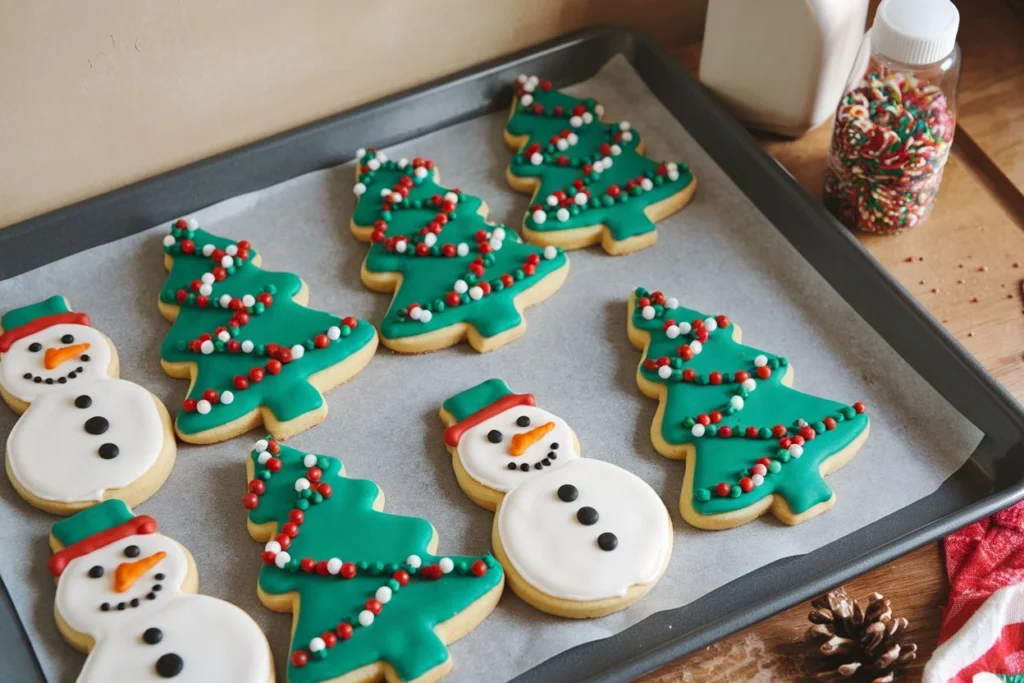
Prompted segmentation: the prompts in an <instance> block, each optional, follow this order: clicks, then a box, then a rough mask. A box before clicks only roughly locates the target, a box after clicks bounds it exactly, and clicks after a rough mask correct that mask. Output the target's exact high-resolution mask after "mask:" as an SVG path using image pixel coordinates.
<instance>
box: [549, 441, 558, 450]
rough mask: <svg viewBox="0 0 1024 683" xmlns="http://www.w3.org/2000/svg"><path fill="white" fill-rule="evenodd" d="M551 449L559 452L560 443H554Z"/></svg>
mask: <svg viewBox="0 0 1024 683" xmlns="http://www.w3.org/2000/svg"><path fill="white" fill-rule="evenodd" d="M550 448H551V450H553V451H557V450H558V442H557V441H552V442H551V446H550Z"/></svg>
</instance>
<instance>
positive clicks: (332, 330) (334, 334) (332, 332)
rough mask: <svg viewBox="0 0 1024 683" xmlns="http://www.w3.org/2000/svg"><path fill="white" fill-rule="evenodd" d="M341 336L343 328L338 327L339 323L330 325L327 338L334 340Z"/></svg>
mask: <svg viewBox="0 0 1024 683" xmlns="http://www.w3.org/2000/svg"><path fill="white" fill-rule="evenodd" d="M340 336H341V328H340V327H338V326H337V325H331V326H330V327H328V328H327V338H328V339H330V340H332V341H333V340H335V339H337V338H338V337H340Z"/></svg>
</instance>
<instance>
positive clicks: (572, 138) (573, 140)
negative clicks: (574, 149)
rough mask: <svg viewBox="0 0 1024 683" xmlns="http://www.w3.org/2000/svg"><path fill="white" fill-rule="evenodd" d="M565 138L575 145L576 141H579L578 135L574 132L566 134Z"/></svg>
mask: <svg viewBox="0 0 1024 683" xmlns="http://www.w3.org/2000/svg"><path fill="white" fill-rule="evenodd" d="M565 139H566V140H568V141H569V144H570V145H575V144H576V143H577V142H579V141H580V136H579V135H576V133H569V134H568V135H566V136H565Z"/></svg>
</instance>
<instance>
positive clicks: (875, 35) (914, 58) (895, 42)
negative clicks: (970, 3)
mask: <svg viewBox="0 0 1024 683" xmlns="http://www.w3.org/2000/svg"><path fill="white" fill-rule="evenodd" d="M959 28H960V12H958V11H957V9H956V7H955V6H954V5H953V3H952V2H950V0H882V4H881V5H879V6H878V11H876V12H875V22H874V24H873V25H872V26H871V45H872V47H874V49H875V50H877V51H878V52H881V53H882V54H883V55H885V56H886V57H888V58H889V59H892V60H894V61H897V62H903V63H904V64H912V65H914V66H919V65H922V64H933V63H935V62H937V61H939V60H940V59H942V58H943V57H945V56H946V55H948V54H949V53H950V52H952V51H953V46H954V45H955V44H956V32H957V29H959Z"/></svg>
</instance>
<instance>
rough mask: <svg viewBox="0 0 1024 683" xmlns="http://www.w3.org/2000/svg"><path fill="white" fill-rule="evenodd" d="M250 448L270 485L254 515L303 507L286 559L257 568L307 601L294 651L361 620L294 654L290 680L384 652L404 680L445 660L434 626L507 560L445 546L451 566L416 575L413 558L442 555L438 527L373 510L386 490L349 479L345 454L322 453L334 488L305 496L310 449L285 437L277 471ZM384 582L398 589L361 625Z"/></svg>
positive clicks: (491, 584)
mask: <svg viewBox="0 0 1024 683" xmlns="http://www.w3.org/2000/svg"><path fill="white" fill-rule="evenodd" d="M268 438H269V437H268ZM251 457H252V459H253V465H254V472H255V477H256V478H257V479H262V480H263V481H264V482H265V485H266V490H265V491H264V493H263V494H262V495H260V496H259V499H258V501H259V502H258V504H257V506H256V507H255V509H253V510H251V511H250V512H249V519H250V520H251V521H252V522H253V523H255V524H264V523H267V522H275V523H276V524H277V525H278V526H277V528H278V530H280V529H281V528H282V525H283V524H285V523H286V522H288V521H289V515H290V513H291V511H292V510H293V509H295V508H297V507H299V508H301V507H304V508H305V511H304V514H305V519H304V521H303V522H302V524H301V526H300V528H299V532H298V535H297V536H296V537H295V538H294V539H293V540H292V542H291V545H290V546H289V547H288V549H287V550H288V553H289V554H290V555H291V558H292V559H291V562H290V564H288V565H285V567H284V568H279V567H277V566H276V564H275V565H267V564H265V565H264V566H263V568H262V569H261V570H260V575H259V586H260V588H261V589H262V590H263V591H264V592H265V593H268V594H271V595H281V594H284V593H291V592H297V593H298V596H299V599H300V608H299V612H298V616H297V620H296V624H295V630H294V637H293V638H292V647H291V652H292V653H294V652H295V651H297V650H305V651H306V652H307V653H308V652H309V649H308V644H309V642H310V640H311V639H312V638H314V637H318V636H321V634H323V633H324V632H325V631H333V630H335V629H336V628H337V626H338V624H339V622H342V621H348V622H349V623H353V622H354V623H353V626H354V630H353V635H352V637H351V638H350V639H349V640H341V639H339V640H338V642H337V644H336V645H334V647H333V648H329V649H326V650H322V651H321V652H322V653H323V654H322V655H321V656H319V657H318V656H311V657H310V658H309V662H308V663H307V664H306V665H305V666H303V667H297V666H295V665H294V663H292V662H291V657H289V666H288V680H289V681H290V682H291V683H314V682H317V681H327V680H335V679H336V678H338V677H341V676H344V675H345V674H347V673H348V672H350V671H353V670H354V669H357V668H359V667H361V666H365V665H367V664H372V663H374V662H377V661H385V662H388V663H390V664H391V665H392V666H393V667H394V668H395V670H396V671H397V673H398V676H399V678H400V679H401V680H403V681H407V680H412V679H415V678H418V677H419V676H421V675H422V674H424V673H426V672H427V671H430V670H431V669H433V668H434V667H436V666H438V665H441V664H443V663H444V662H445V661H447V659H448V650H447V647H446V646H445V644H444V642H442V641H441V640H440V639H439V638H438V637H437V635H436V634H435V633H434V630H433V629H434V627H436V626H437V625H438V624H440V623H442V622H444V621H446V620H448V619H450V618H452V617H454V616H456V615H457V614H459V613H460V612H461V611H463V610H465V609H467V608H468V607H470V606H471V605H472V604H473V603H474V602H475V601H476V600H478V599H480V598H481V597H483V596H484V595H485V594H487V593H488V592H489V591H491V590H492V589H494V588H495V586H498V585H499V584H500V583H501V582H502V569H501V565H500V564H498V563H497V562H496V561H495V560H494V558H493V557H491V556H490V555H484V556H480V557H460V556H447V557H450V558H451V559H452V560H453V561H454V566H455V569H454V570H453V571H452V572H451V573H450V574H445V575H443V576H442V577H441V578H440V579H436V580H432V579H429V578H424V577H423V576H416V575H415V574H416V570H415V569H413V568H412V566H411V565H409V564H408V563H407V558H409V556H410V555H417V556H419V557H420V558H421V560H422V566H423V567H426V566H428V565H436V564H438V562H439V560H440V559H441V558H440V556H436V555H432V554H431V553H429V552H428V551H427V546H428V544H429V543H430V542H431V539H432V538H433V536H434V529H433V527H432V526H431V525H430V523H429V522H427V521H426V520H423V519H419V518H417V517H404V516H400V515H394V514H388V513H385V512H378V511H376V510H374V509H373V507H372V506H373V503H374V501H375V500H376V499H377V497H378V494H379V493H380V489H379V488H378V487H377V485H376V484H375V483H373V482H372V481H367V480H363V479H348V478H346V477H345V476H344V474H343V469H342V464H341V461H339V460H338V459H336V458H333V457H329V456H323V455H321V456H317V461H318V462H317V464H318V466H319V467H320V468H321V470H322V471H323V477H322V479H321V481H322V482H326V483H328V484H329V485H330V486H331V488H332V492H331V495H330V497H329V498H327V499H325V500H322V501H321V502H319V503H317V502H316V498H315V496H313V497H310V496H306V494H309V493H310V491H308V490H307V491H306V494H297V493H296V486H295V483H296V481H297V480H298V479H299V478H302V477H306V476H308V468H307V467H306V465H305V464H304V463H303V460H304V458H306V457H307V455H306V454H305V453H303V452H301V451H297V450H295V449H293V448H289V447H286V446H281V447H280V453H279V454H278V455H277V457H278V458H279V459H280V461H281V464H282V467H281V469H280V471H278V472H271V471H270V470H269V469H267V467H266V466H264V465H260V464H259V453H258V452H257V451H253V452H252V454H251ZM317 495H318V494H317ZM300 501H304V502H300ZM303 558H313V559H315V560H318V561H320V560H326V559H329V558H339V559H341V560H342V561H344V562H352V563H354V564H355V565H356V566H357V567H358V568H359V571H358V573H357V574H356V576H355V577H353V578H350V579H343V578H341V577H340V576H330V575H328V576H321V575H319V574H317V573H316V572H313V573H307V572H304V571H302V570H301V569H300V568H299V566H300V563H301V559H303ZM478 560H479V561H482V562H484V563H485V564H486V565H487V567H488V569H487V571H486V573H485V574H483V575H482V576H479V577H478V576H475V575H474V574H473V573H472V572H471V571H470V569H471V567H472V565H473V563H474V562H476V561H478ZM398 569H405V570H407V571H408V572H409V573H410V574H413V576H412V577H411V578H410V580H409V582H408V584H407V585H405V586H401V587H400V586H399V584H398V583H397V582H396V581H394V580H393V579H392V575H393V574H394V573H395V572H396V571H397V570H398ZM385 585H387V586H389V587H391V588H392V589H393V590H394V592H393V595H392V597H391V600H390V601H389V602H388V603H387V604H385V605H384V606H383V609H382V610H381V612H380V614H379V615H377V616H376V618H375V619H374V621H373V623H372V624H370V625H369V626H360V625H358V623H359V622H358V620H357V619H356V618H353V617H355V616H356V615H358V613H359V612H360V611H361V610H362V609H364V605H365V603H366V601H367V600H369V599H371V598H373V597H374V595H375V594H376V591H377V589H378V588H380V587H381V586H385Z"/></svg>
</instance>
